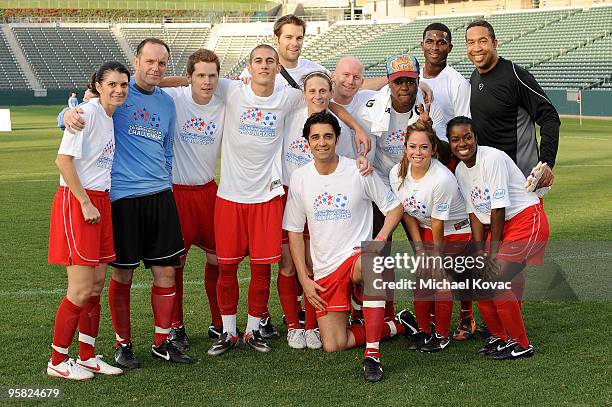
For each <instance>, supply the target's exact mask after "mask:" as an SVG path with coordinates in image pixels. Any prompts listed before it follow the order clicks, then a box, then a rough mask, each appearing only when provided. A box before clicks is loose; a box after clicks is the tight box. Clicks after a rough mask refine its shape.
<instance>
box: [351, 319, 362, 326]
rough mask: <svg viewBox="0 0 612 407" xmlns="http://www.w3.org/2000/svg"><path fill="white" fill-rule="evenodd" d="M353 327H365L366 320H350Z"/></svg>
mask: <svg viewBox="0 0 612 407" xmlns="http://www.w3.org/2000/svg"><path fill="white" fill-rule="evenodd" d="M353 325H365V320H364V319H363V318H349V326H353Z"/></svg>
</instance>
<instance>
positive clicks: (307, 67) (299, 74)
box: [240, 58, 331, 87]
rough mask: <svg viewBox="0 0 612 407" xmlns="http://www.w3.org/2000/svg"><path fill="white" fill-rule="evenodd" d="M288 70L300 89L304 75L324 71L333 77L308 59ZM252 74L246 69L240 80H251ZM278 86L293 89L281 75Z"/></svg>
mask: <svg viewBox="0 0 612 407" xmlns="http://www.w3.org/2000/svg"><path fill="white" fill-rule="evenodd" d="M285 69H287V72H288V73H289V75H291V77H292V78H293V80H294V81H295V82H296V83H297V84H298V85H300V87H301V86H302V85H303V83H302V78H303V77H304V75H306V74H309V73H311V72H314V71H323V72H325V73H326V74H328V75H329V76H331V73H330V72H329V71H328V70H327V69H326V68H325V67H324V66H322V65H320V64H318V63H316V62H314V61H311V60H309V59H306V58H300V59H298V64H297V66H296V67H295V68H285ZM250 77H251V74H250V73H249V71H248V70H247V69H246V68H244V70H243V71H242V73H241V74H240V79H242V78H250ZM276 86H289V87H291V85H289V82H287V80H286V79H285V78H284V77H283V75H281V74H280V73H278V74H276Z"/></svg>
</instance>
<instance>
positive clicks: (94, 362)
mask: <svg viewBox="0 0 612 407" xmlns="http://www.w3.org/2000/svg"><path fill="white" fill-rule="evenodd" d="M102 357H103V356H102V355H96V356H95V357H93V358H89V359H87V360H81V359H77V361H76V362H77V365H79V366H81V367H82V368H83V369H85V370H89V371H90V372H92V373H99V374H105V375H109V376H118V375H120V374H123V370H121V369H119V368H118V367H115V366H112V365H109V364H108V363H106V362H105V361H103V360H102Z"/></svg>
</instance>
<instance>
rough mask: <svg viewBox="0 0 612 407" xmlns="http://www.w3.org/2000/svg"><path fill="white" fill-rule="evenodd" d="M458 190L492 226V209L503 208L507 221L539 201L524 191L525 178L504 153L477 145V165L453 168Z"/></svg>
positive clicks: (480, 217)
mask: <svg viewBox="0 0 612 407" xmlns="http://www.w3.org/2000/svg"><path fill="white" fill-rule="evenodd" d="M455 175H456V176H457V181H458V183H459V189H460V190H461V194H462V195H463V198H464V199H465V201H466V204H467V207H466V208H467V212H468V213H474V214H475V215H476V216H477V217H478V220H480V222H482V223H483V224H484V225H490V224H491V209H499V208H506V217H505V219H506V220H509V219H512V218H513V217H514V216H515V215H517V214H518V213H519V212H521V211H522V210H523V209H525V208H528V207H530V206H532V205H536V204H538V203H539V202H540V200H539V198H538V196H537V195H536V194H535V193H534V192H525V176H524V175H523V173H522V172H521V170H520V169H519V168H518V167H517V166H516V164H515V163H514V161H512V159H511V158H510V157H509V156H508V155H507V154H506V153H504V152H503V151H501V150H498V149H496V148H493V147H485V146H478V150H477V153H476V164H474V166H473V167H472V168H468V167H467V166H466V165H465V163H463V162H461V163H459V165H457V168H456V169H455Z"/></svg>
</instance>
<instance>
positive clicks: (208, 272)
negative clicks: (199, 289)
mask: <svg viewBox="0 0 612 407" xmlns="http://www.w3.org/2000/svg"><path fill="white" fill-rule="evenodd" d="M218 281H219V266H218V265H216V264H210V263H209V262H206V265H205V266H204V290H205V291H206V296H207V297H208V307H209V308H210V317H211V319H212V324H213V326H215V327H217V328H219V327H222V326H223V321H222V320H221V311H219V303H218V302H217V282H218Z"/></svg>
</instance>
